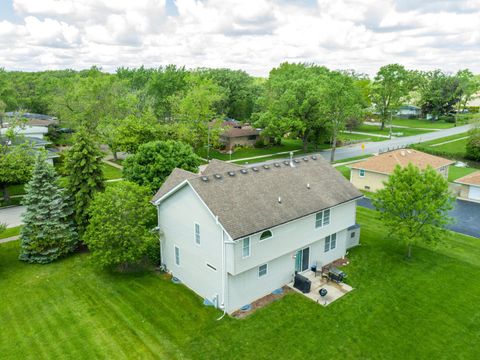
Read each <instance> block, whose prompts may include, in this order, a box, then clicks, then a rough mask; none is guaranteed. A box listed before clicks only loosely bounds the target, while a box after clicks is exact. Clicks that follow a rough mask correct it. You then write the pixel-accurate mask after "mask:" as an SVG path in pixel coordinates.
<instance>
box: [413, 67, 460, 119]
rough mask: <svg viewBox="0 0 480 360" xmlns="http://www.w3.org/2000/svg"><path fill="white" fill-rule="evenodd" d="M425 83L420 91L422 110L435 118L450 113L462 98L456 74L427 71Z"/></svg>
mask: <svg viewBox="0 0 480 360" xmlns="http://www.w3.org/2000/svg"><path fill="white" fill-rule="evenodd" d="M424 76H425V84H424V86H423V87H422V88H421V91H420V102H421V106H422V111H423V112H424V113H426V114H431V115H432V119H433V120H438V118H439V117H440V116H444V115H448V114H450V113H451V112H452V111H453V107H454V105H455V104H456V103H457V102H458V101H459V99H460V95H459V94H460V91H459V86H460V81H459V79H458V78H457V77H456V76H451V75H448V74H445V73H444V72H442V71H440V70H435V71H431V72H428V73H426V74H425V75H424Z"/></svg>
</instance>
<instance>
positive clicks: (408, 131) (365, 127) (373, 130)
mask: <svg viewBox="0 0 480 360" xmlns="http://www.w3.org/2000/svg"><path fill="white" fill-rule="evenodd" d="M355 131H359V132H363V133H369V134H377V135H387V136H388V135H390V128H389V127H388V126H386V127H385V128H384V129H383V130H381V129H380V126H379V125H369V124H362V125H360V126H359V127H358V129H356V130H355ZM429 132H431V131H430V130H418V129H413V128H392V135H393V136H396V137H403V136H411V135H419V134H426V133H429ZM400 133H401V135H399V134H400ZM395 134H397V135H395Z"/></svg>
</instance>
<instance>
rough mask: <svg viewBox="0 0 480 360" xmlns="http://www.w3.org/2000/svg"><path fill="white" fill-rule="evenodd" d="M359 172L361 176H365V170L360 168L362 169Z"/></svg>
mask: <svg viewBox="0 0 480 360" xmlns="http://www.w3.org/2000/svg"><path fill="white" fill-rule="evenodd" d="M358 174H359V175H360V177H365V170H363V169H360V170H359V171H358Z"/></svg>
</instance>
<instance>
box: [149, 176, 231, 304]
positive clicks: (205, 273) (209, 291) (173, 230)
mask: <svg viewBox="0 0 480 360" xmlns="http://www.w3.org/2000/svg"><path fill="white" fill-rule="evenodd" d="M158 217H159V226H160V231H161V234H162V235H161V238H162V261H163V263H164V264H165V265H166V267H167V269H168V271H170V272H171V273H172V275H173V276H175V277H177V278H179V279H180V280H181V281H182V282H183V283H184V284H185V285H186V286H188V287H189V288H190V289H192V290H193V291H195V292H196V293H197V294H199V295H200V296H202V297H204V298H208V299H210V300H212V298H213V297H214V295H215V294H217V295H218V300H219V304H221V303H222V299H221V296H222V229H221V227H220V226H219V225H218V224H216V222H215V219H214V218H213V216H212V215H211V214H210V213H209V211H208V210H207V208H206V207H205V206H204V205H203V203H202V202H201V201H200V200H199V198H198V197H197V195H196V194H195V193H194V192H193V190H192V189H191V188H190V187H189V186H188V185H186V186H184V187H183V188H182V189H180V190H178V191H177V192H176V193H175V195H174V196H171V197H169V198H167V199H166V200H164V201H163V202H162V203H161V204H160V205H159V206H158ZM195 222H196V223H198V224H200V228H201V230H200V233H201V242H200V245H197V244H195V236H194V231H195V230H194V229H195V227H194V223H195ZM174 246H178V248H179V249H180V266H177V265H175V257H174ZM207 263H208V264H210V265H211V266H213V267H214V268H216V269H217V270H216V271H214V270H212V269H211V268H210V267H208V266H207Z"/></svg>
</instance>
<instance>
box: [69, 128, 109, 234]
mask: <svg viewBox="0 0 480 360" xmlns="http://www.w3.org/2000/svg"><path fill="white" fill-rule="evenodd" d="M73 144H74V145H73V146H72V147H71V148H70V149H69V150H68V152H67V155H66V157H65V174H66V175H67V178H68V185H67V189H68V193H69V194H70V196H71V197H72V200H73V204H74V217H75V222H76V224H77V230H78V232H79V234H80V235H81V234H83V231H84V229H85V227H86V226H87V224H88V212H87V210H88V206H89V204H90V202H91V200H92V199H93V197H94V195H95V193H96V192H97V191H100V190H103V187H104V185H103V182H104V178H103V171H102V153H101V152H100V151H99V150H98V147H97V146H96V144H95V141H94V140H93V138H92V137H91V135H90V134H89V133H88V132H87V130H86V129H83V128H82V129H80V130H79V131H78V132H77V133H76V134H75V136H74V139H73Z"/></svg>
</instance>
